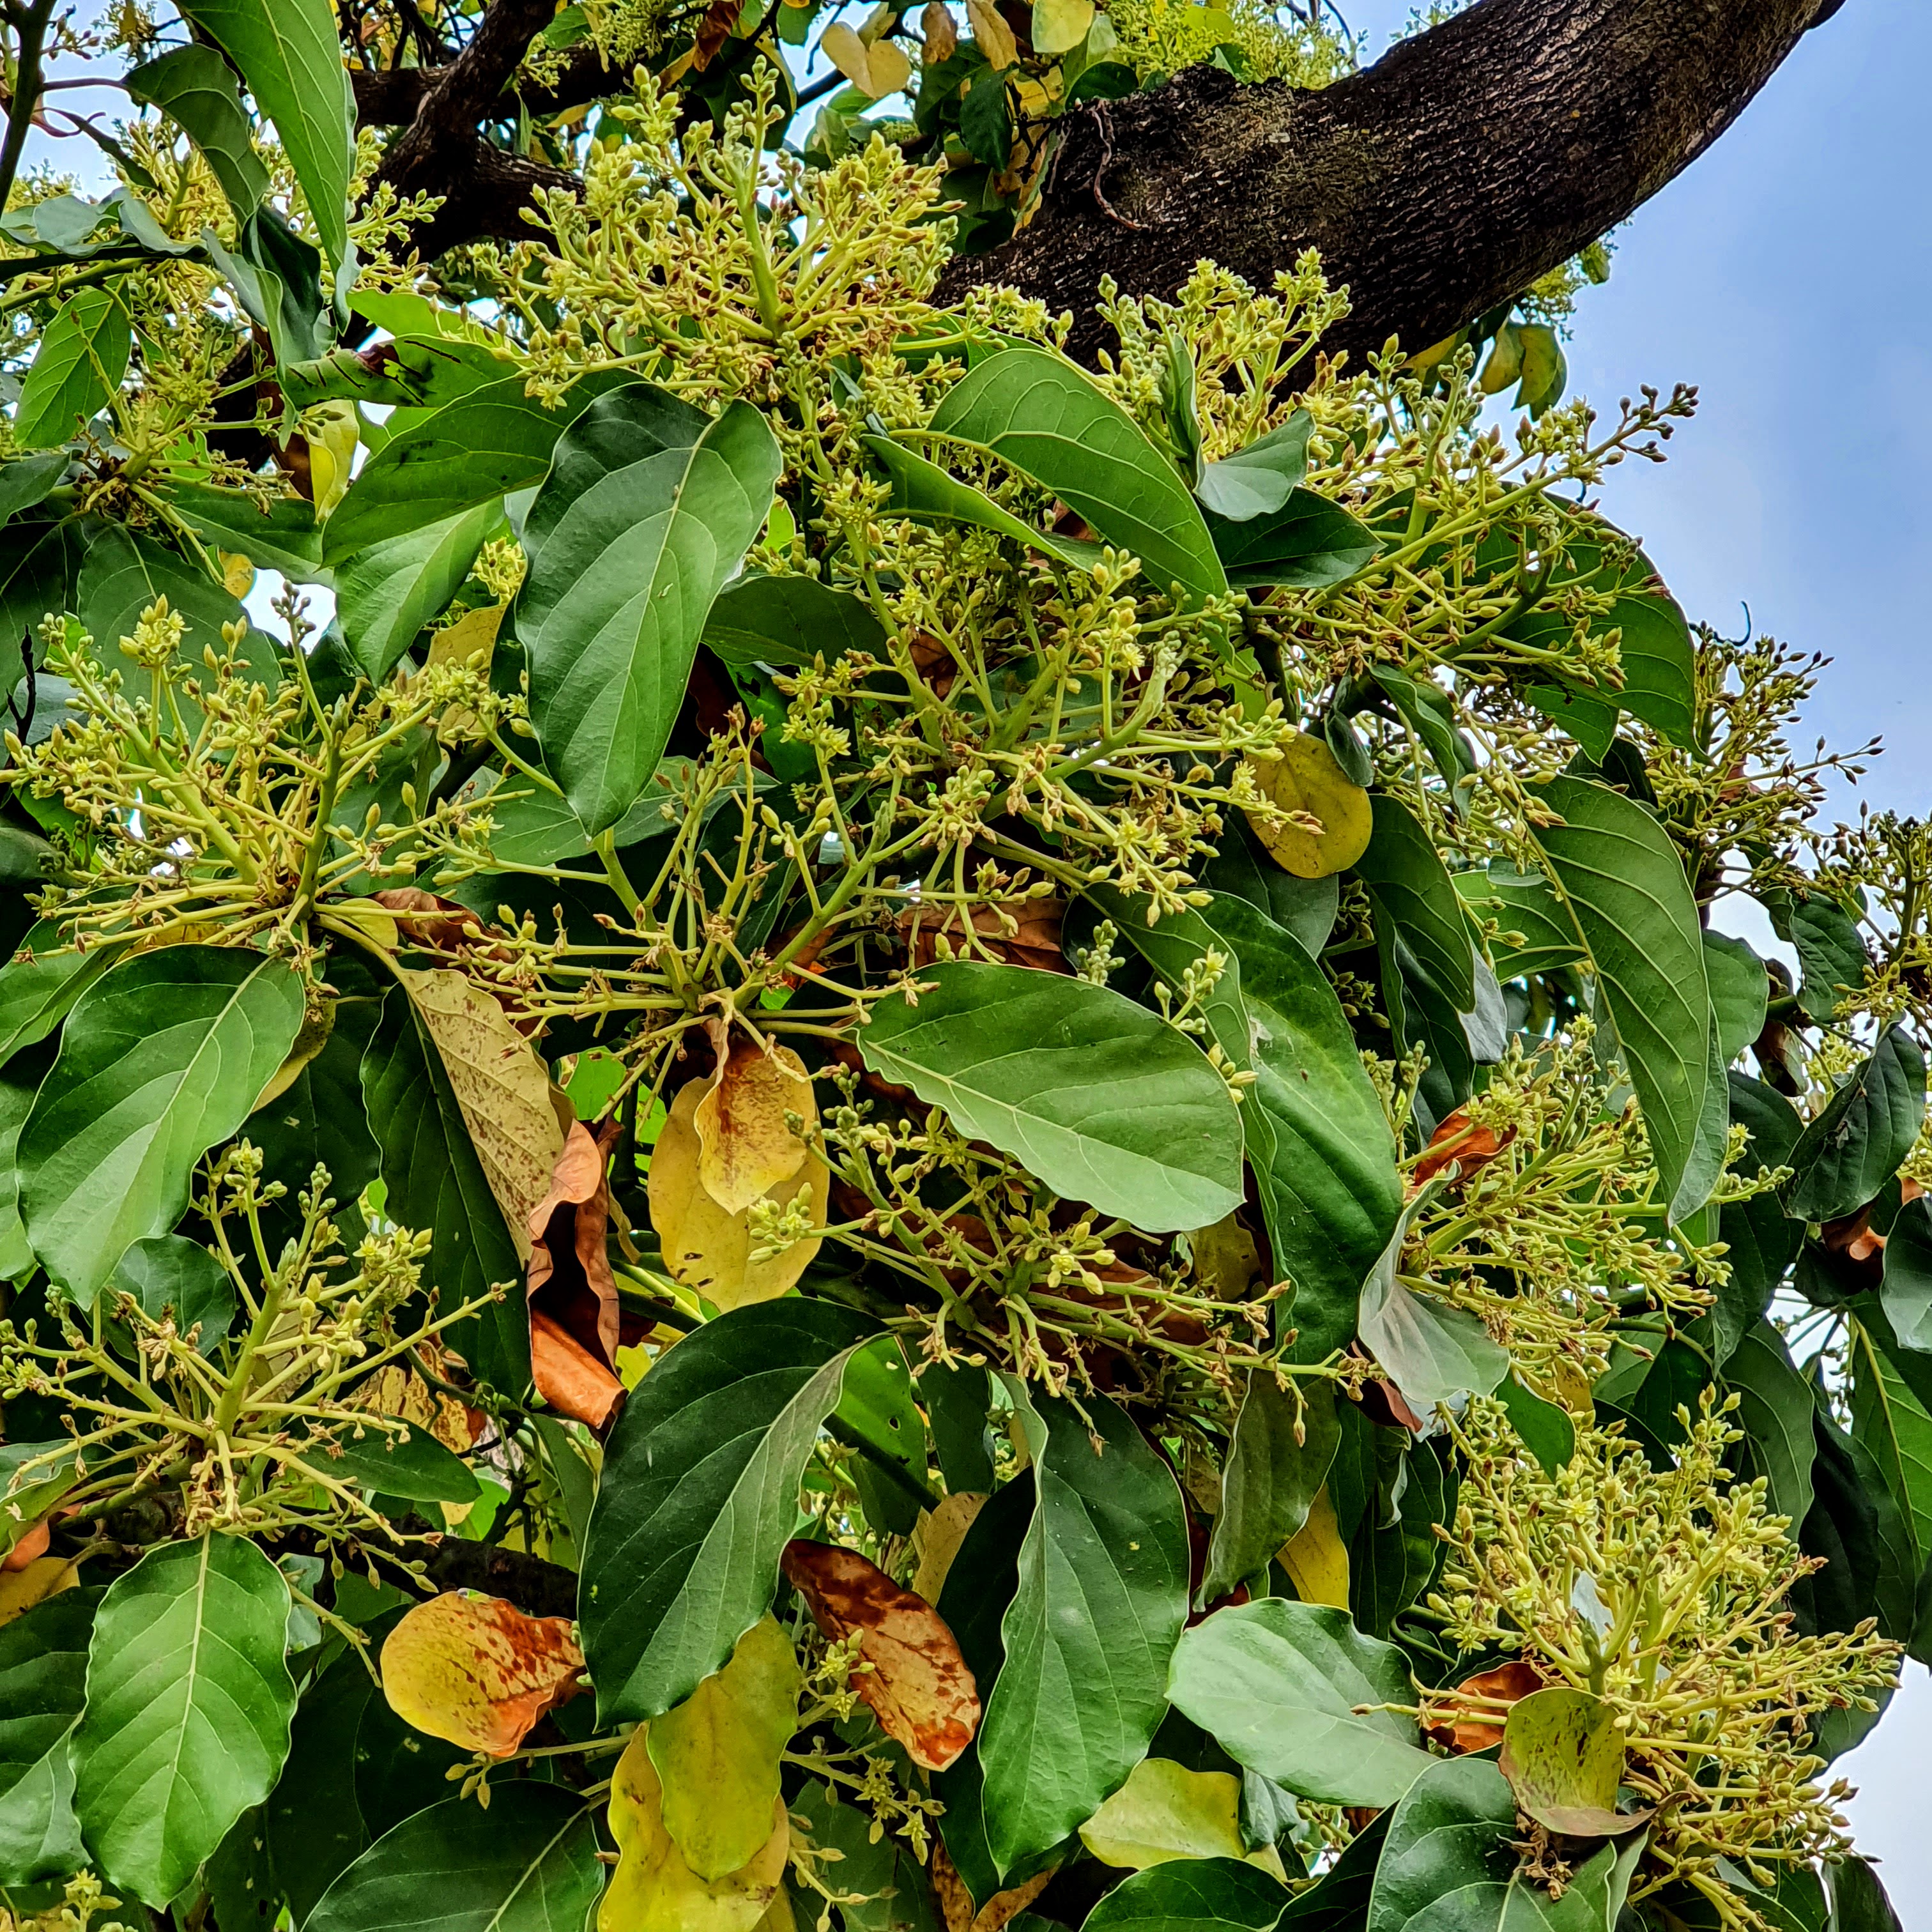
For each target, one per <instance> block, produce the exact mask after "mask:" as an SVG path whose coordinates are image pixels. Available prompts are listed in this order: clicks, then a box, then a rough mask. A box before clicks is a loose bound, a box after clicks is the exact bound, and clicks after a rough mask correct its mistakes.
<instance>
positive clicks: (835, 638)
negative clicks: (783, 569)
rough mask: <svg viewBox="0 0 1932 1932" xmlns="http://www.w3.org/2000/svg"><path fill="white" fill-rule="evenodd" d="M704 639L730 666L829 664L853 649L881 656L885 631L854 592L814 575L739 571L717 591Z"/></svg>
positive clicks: (883, 651) (708, 647) (710, 648)
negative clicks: (758, 574)
mask: <svg viewBox="0 0 1932 1932" xmlns="http://www.w3.org/2000/svg"><path fill="white" fill-rule="evenodd" d="M704 642H705V645H706V648H707V649H709V650H712V651H714V652H716V654H717V655H718V656H719V657H721V658H723V659H724V662H725V663H726V664H730V665H732V666H733V667H739V668H742V667H745V666H748V665H752V664H773V665H778V664H810V663H811V662H812V661H813V660H814V658H821V657H822V658H823V659H824V660H825V661H826V663H827V664H830V663H832V662H833V661H835V659H837V658H842V657H844V656H845V655H847V654H848V653H849V652H855V651H863V652H865V653H866V654H867V655H869V656H874V657H883V655H885V649H886V631H885V626H884V625H883V624H881V623H880V622H879V620H878V619H877V617H876V616H874V615H873V614H872V612H871V609H870V608H869V607H868V606H867V605H866V604H865V603H864V602H862V601H861V600H860V599H859V598H856V597H854V596H853V595H852V594H851V593H850V592H849V591H844V590H834V589H832V587H831V586H830V585H829V584H825V583H820V582H819V580H817V577H753V576H745V577H739V579H738V580H737V581H736V583H727V585H725V586H724V589H722V590H721V591H720V592H718V601H717V602H716V603H715V604H712V607H711V614H710V616H709V617H707V618H706V619H705V622H704Z"/></svg>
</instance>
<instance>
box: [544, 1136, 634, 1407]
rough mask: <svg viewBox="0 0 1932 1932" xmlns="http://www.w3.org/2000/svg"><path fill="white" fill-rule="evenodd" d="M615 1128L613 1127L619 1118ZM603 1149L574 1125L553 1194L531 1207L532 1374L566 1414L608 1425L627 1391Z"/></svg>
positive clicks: (559, 1158)
mask: <svg viewBox="0 0 1932 1932" xmlns="http://www.w3.org/2000/svg"><path fill="white" fill-rule="evenodd" d="M613 1132H614V1124H613ZM528 1226H529V1238H530V1265H529V1274H528V1275H527V1276H526V1279H525V1290H526V1295H527V1297H528V1299H529V1307H530V1373H531V1375H532V1378H533V1379H535V1383H536V1388H537V1393H538V1394H539V1395H540V1396H541V1397H543V1399H544V1401H546V1402H547V1403H549V1404H550V1406H551V1407H552V1408H553V1409H556V1410H557V1411H558V1412H559V1413H560V1414H562V1415H567V1416H569V1417H570V1418H571V1419H572V1420H573V1421H577V1422H586V1423H588V1424H589V1425H590V1427H592V1429H601V1428H602V1427H604V1424H606V1423H607V1422H608V1421H610V1415H611V1412H612V1411H613V1410H614V1409H616V1406H617V1403H618V1400H619V1397H622V1394H623V1392H624V1385H623V1384H622V1382H620V1381H619V1379H618V1378H617V1373H616V1366H615V1364H616V1354H617V1346H618V1340H619V1328H618V1310H617V1283H616V1278H615V1277H613V1275H612V1274H611V1272H610V1253H609V1250H608V1248H607V1245H606V1241H605V1236H606V1234H607V1230H608V1229H609V1227H610V1181H609V1177H608V1175H607V1174H606V1172H605V1171H604V1148H603V1146H602V1145H601V1144H600V1143H599V1142H598V1140H597V1139H595V1136H593V1135H592V1133H591V1132H590V1130H589V1128H587V1127H585V1126H584V1125H583V1123H582V1122H581V1121H573V1122H572V1123H571V1129H570V1132H569V1133H568V1135H567V1136H565V1139H564V1143H563V1151H562V1153H561V1154H559V1155H558V1156H557V1157H556V1166H553V1168H552V1169H550V1192H549V1193H547V1194H546V1195H545V1196H544V1198H543V1199H541V1201H539V1202H538V1203H537V1205H535V1207H534V1208H532V1209H531V1210H530V1216H529V1223H528Z"/></svg>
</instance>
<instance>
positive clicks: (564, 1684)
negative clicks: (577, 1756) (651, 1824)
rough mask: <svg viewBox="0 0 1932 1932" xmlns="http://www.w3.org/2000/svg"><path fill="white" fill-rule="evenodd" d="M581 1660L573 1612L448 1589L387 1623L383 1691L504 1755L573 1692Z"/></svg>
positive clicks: (436, 1726)
mask: <svg viewBox="0 0 1932 1932" xmlns="http://www.w3.org/2000/svg"><path fill="white" fill-rule="evenodd" d="M582 1671H583V1652H581V1651H580V1650H579V1649H577V1643H576V1640H575V1638H574V1637H573V1636H572V1635H571V1628H570V1625H569V1623H568V1620H567V1619H564V1618H562V1617H532V1616H526V1615H525V1614H524V1613H523V1612H522V1611H521V1610H518V1609H517V1607H516V1606H515V1605H514V1604H506V1603H505V1602H504V1601H503V1600H502V1598H500V1597H484V1596H479V1595H477V1594H476V1593H475V1592H473V1591H469V1590H446V1591H445V1592H443V1594H442V1595H440V1596H439V1597H432V1598H431V1599H430V1600H429V1601H428V1603H426V1604H418V1605H417V1606H416V1608H415V1609H414V1610H411V1611H410V1613H409V1614H408V1615H407V1616H405V1617H404V1619H403V1620H402V1622H401V1623H399V1624H398V1625H397V1626H396V1628H395V1629H394V1630H393V1631H391V1632H390V1633H389V1639H388V1640H387V1641H386V1643H384V1644H383V1696H384V1697H386V1698H387V1699H388V1700H389V1708H390V1709H392V1711H394V1712H395V1713H396V1715H398V1717H400V1718H402V1719H403V1720H404V1722H405V1723H407V1724H410V1725H413V1727H415V1728H416V1730H419V1731H426V1732H428V1733H429V1735H430V1736H431V1737H433V1738H443V1739H447V1740H448V1742H450V1743H451V1744H453V1745H460V1747H461V1748H463V1750H465V1751H483V1752H486V1753H487V1754H488V1755H489V1756H490V1757H508V1755H509V1754H510V1753H511V1751H514V1750H515V1749H516V1748H517V1746H518V1745H520V1744H521V1743H522V1742H523V1739H524V1738H525V1737H526V1736H527V1735H528V1733H529V1729H530V1727H531V1726H532V1724H535V1722H536V1721H537V1720H538V1718H541V1717H542V1716H543V1715H544V1713H545V1712H547V1711H553V1710H554V1709H556V1707H557V1706H558V1705H559V1704H561V1703H564V1702H565V1701H566V1700H568V1699H569V1698H571V1697H574V1696H575V1694H577V1690H578V1688H580V1687H579V1685H578V1683H577V1679H578V1676H579V1675H580V1673H581V1672H582Z"/></svg>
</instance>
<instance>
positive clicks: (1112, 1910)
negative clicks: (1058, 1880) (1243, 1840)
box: [1085, 1858, 1288, 1932]
mask: <svg viewBox="0 0 1932 1932" xmlns="http://www.w3.org/2000/svg"><path fill="white" fill-rule="evenodd" d="M1287 1903H1288V1894H1287V1892H1286V1891H1285V1890H1284V1889H1283V1886H1282V1884H1281V1881H1280V1879H1274V1878H1271V1877H1270V1876H1268V1873H1266V1872H1265V1871H1262V1870H1258V1869H1257V1868H1256V1867H1254V1866H1253V1865H1251V1864H1244V1863H1243V1862H1242V1861H1240V1860H1238V1859H1236V1858H1187V1859H1181V1860H1176V1861H1173V1862H1172V1863H1169V1864H1162V1865H1154V1866H1151V1867H1149V1869H1148V1870H1145V1871H1141V1872H1136V1873H1134V1874H1133V1876H1132V1877H1130V1878H1127V1879H1123V1880H1122V1881H1121V1883H1120V1884H1118V1885H1115V1887H1114V1888H1113V1889H1112V1891H1109V1892H1108V1893H1106V1894H1105V1896H1103V1897H1102V1899H1101V1900H1100V1903H1099V1904H1097V1906H1094V1909H1093V1910H1092V1911H1091V1912H1089V1913H1088V1915H1087V1917H1086V1919H1085V1932H1270V1928H1271V1927H1273V1926H1274V1923H1275V1921H1277V1919H1279V1918H1280V1916H1281V1914H1282V1908H1283V1906H1285V1905H1286V1904H1287Z"/></svg>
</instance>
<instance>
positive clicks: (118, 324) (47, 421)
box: [13, 288, 134, 449]
mask: <svg viewBox="0 0 1932 1932" xmlns="http://www.w3.org/2000/svg"><path fill="white" fill-rule="evenodd" d="M133 346H134V331H133V323H130V321H129V320H128V319H127V311H126V310H125V309H124V308H122V307H121V300H120V298H119V297H118V296H116V295H115V293H113V290H110V289H103V288H85V289H77V290H75V291H74V293H73V294H72V295H71V296H68V298H67V299H65V301H64V302H62V303H61V305H60V306H59V307H58V309H56V310H55V314H54V319H53V320H52V322H50V323H49V324H48V325H47V329H46V334H45V335H43V336H42V337H41V338H40V347H39V349H38V350H37V351H36V352H35V353H34V360H33V362H32V365H31V367H30V368H28V371H27V380H26V382H25V383H23V384H22V385H21V387H20V404H19V406H18V407H17V408H16V409H15V410H14V412H13V443H14V446H15V447H16V448H17V449H49V448H50V447H51V446H52V445H54V444H55V443H65V442H66V441H67V440H68V438H69V437H71V436H73V435H74V434H75V433H76V432H77V430H78V429H79V428H80V425H82V424H83V423H85V422H89V421H90V420H92V418H93V416H94V415H95V413H96V412H97V411H98V410H101V409H103V408H104V407H106V406H107V399H108V398H109V397H110V396H112V395H114V394H115V392H116V391H117V390H118V389H119V388H120V387H121V378H122V377H124V376H125V375H126V374H127V359H128V356H130V354H131V353H133Z"/></svg>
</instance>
